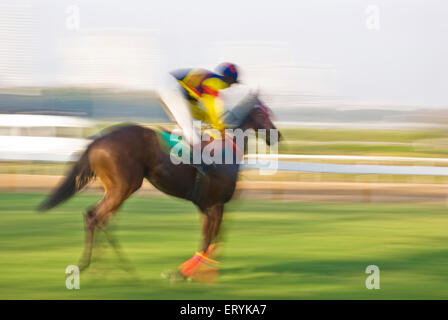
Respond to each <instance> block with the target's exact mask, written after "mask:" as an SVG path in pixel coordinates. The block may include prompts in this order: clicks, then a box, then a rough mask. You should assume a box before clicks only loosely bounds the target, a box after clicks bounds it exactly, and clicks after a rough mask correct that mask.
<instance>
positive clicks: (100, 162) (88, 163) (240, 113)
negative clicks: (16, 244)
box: [37, 94, 281, 279]
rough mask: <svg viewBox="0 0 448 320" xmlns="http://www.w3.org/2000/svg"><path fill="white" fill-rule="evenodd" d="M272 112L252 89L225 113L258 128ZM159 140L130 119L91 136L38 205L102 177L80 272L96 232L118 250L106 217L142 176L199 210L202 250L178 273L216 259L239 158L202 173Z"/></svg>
mask: <svg viewBox="0 0 448 320" xmlns="http://www.w3.org/2000/svg"><path fill="white" fill-rule="evenodd" d="M271 116H272V112H271V111H270V109H269V108H268V107H266V106H265V105H264V104H263V103H262V102H261V100H260V99H259V98H258V94H252V95H250V96H249V98H248V99H246V102H245V103H242V104H241V105H239V106H238V107H235V108H234V109H232V111H231V112H230V113H228V114H227V117H226V118H227V120H228V122H229V123H231V122H233V123H234V128H235V129H241V130H242V131H246V130H253V131H254V132H255V133H258V132H259V131H260V129H265V130H266V131H267V130H277V128H276V127H275V125H274V124H273V123H272V120H271ZM166 132H167V133H169V131H166ZM277 132H278V131H277ZM270 136H271V135H270V134H268V135H265V136H264V140H265V142H266V143H267V144H268V145H271V143H272V141H271V139H270ZM280 136H281V135H280V133H278V137H279V138H280ZM162 144H163V143H162V142H161V139H160V134H158V133H157V131H156V130H154V129H151V128H147V127H142V126H139V125H132V124H131V125H125V126H122V127H119V128H116V129H113V130H110V131H109V132H108V133H106V134H103V135H100V136H99V137H97V138H95V139H94V141H93V142H92V143H91V144H90V145H89V146H88V147H87V148H86V150H85V152H84V153H83V154H82V155H81V156H80V158H79V160H78V161H77V162H76V163H75V164H74V165H73V167H72V169H71V170H70V171H69V173H68V174H67V175H66V177H65V178H64V179H63V181H62V182H61V183H60V184H59V185H58V186H57V187H56V188H55V190H53V191H52V193H51V194H50V195H49V196H47V198H46V199H45V200H44V201H43V202H42V203H41V204H40V205H39V206H38V208H37V209H38V210H39V211H46V210H49V209H51V208H54V207H55V206H57V205H59V204H61V203H62V202H64V201H66V200H67V199H69V198H70V197H72V196H73V195H74V194H75V193H77V192H79V191H81V190H82V189H83V188H84V187H86V186H87V185H88V184H89V182H91V181H93V180H94V179H95V178H96V179H98V180H99V181H100V182H101V185H102V186H103V188H104V191H105V193H104V196H103V198H102V199H101V200H100V201H99V202H98V203H97V204H96V205H94V206H93V207H92V208H90V209H88V210H87V211H86V213H85V214H84V221H85V247H84V253H83V255H82V257H81V259H80V263H79V265H78V267H79V269H80V270H81V271H83V270H85V269H87V267H88V266H89V265H90V262H91V256H92V250H93V246H94V241H95V232H97V231H103V232H104V233H105V234H106V237H107V239H108V240H109V242H110V244H111V245H112V246H114V247H115V249H117V247H116V245H117V243H116V242H115V241H114V240H113V239H112V238H111V237H110V236H109V235H108V233H107V225H108V222H109V221H110V220H111V218H112V217H113V216H114V215H115V213H116V212H117V211H118V209H119V208H120V206H121V205H122V204H123V202H124V201H125V200H126V199H128V198H129V197H130V196H131V195H132V194H133V193H134V192H136V191H137V190H138V189H139V188H140V187H141V185H142V183H143V180H144V179H147V180H148V181H149V182H150V183H151V184H152V185H153V186H154V187H155V188H157V189H159V190H160V191H162V192H164V193H166V194H168V195H171V196H174V197H178V198H182V199H186V200H189V201H191V202H193V204H194V205H196V206H197V208H198V209H199V211H200V213H201V214H202V218H203V219H202V243H201V245H200V248H201V251H200V252H198V253H196V254H195V255H194V256H193V258H191V259H190V260H188V261H187V262H186V263H184V264H183V265H182V266H181V267H180V269H179V270H180V272H181V274H182V275H183V277H184V278H187V277H191V278H193V279H195V277H194V274H195V272H194V271H195V270H196V271H197V270H199V269H200V268H199V267H198V265H202V266H205V265H213V264H215V265H216V264H217V263H216V261H214V260H213V259H212V258H211V256H212V252H213V251H214V248H215V244H216V241H217V240H218V235H219V231H220V226H221V222H222V218H223V213H224V205H225V203H227V202H228V201H229V200H230V199H231V198H232V195H233V193H234V191H235V187H236V182H237V178H238V171H239V168H240V165H239V162H238V161H233V162H232V163H230V164H229V163H225V164H214V165H212V166H209V167H210V170H208V172H207V175H205V176H203V175H201V174H199V173H198V172H197V168H195V167H194V166H192V165H190V164H185V163H180V164H174V163H173V161H171V158H170V154H169V153H167V152H166V151H164V148H163V145H162ZM233 149H234V151H235V154H236V153H238V150H237V149H238V147H237V146H236V144H235V143H234V144H233ZM246 151H247V150H246V148H245V149H243V150H240V152H241V153H244V152H246ZM198 177H201V179H198ZM199 181H200V183H199ZM117 253H118V251H117ZM201 262H203V263H201ZM215 269H217V268H215ZM215 273H216V272H215ZM196 274H200V272H196ZM203 274H205V273H203ZM197 278H198V279H199V278H200V277H199V276H198V277H197Z"/></svg>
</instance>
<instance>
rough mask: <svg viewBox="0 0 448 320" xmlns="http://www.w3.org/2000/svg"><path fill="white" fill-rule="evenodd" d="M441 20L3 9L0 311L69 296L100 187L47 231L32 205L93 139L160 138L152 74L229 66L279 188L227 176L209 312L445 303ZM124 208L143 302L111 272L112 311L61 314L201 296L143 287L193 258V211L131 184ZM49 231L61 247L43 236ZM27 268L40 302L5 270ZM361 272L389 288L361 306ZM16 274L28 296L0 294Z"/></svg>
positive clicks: (289, 12) (396, 15)
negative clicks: (273, 302)
mask: <svg viewBox="0 0 448 320" xmlns="http://www.w3.org/2000/svg"><path fill="white" fill-rule="evenodd" d="M447 16H448V5H447V4H446V3H444V2H442V1H437V0H429V1H422V0H411V1H405V0H396V1H385V0H375V1H355V0H340V1H337V2H336V1H331V0H317V1H312V2H310V1H287V0H279V1H271V0H260V1H256V2H241V1H234V0H228V1H225V2H224V3H219V2H216V3H215V2H210V1H203V0H199V1H194V2H188V1H174V0H167V1H159V2H156V3H154V2H152V1H149V2H148V1H137V0H130V1H126V2H125V3H124V2H123V1H115V0H108V1H100V0H94V1H92V0H90V1H87V0H70V1H68V0H58V1H52V0H41V1H39V2H35V1H23V0H14V1H12V0H2V1H1V3H0V230H1V232H0V238H2V240H3V242H4V243H5V244H6V245H5V246H4V247H3V248H2V249H0V257H2V258H3V259H2V260H3V261H4V262H5V264H4V265H3V267H0V268H3V270H2V272H1V274H2V276H1V278H0V286H1V287H2V288H4V289H8V290H7V291H3V292H5V294H2V295H0V296H1V297H3V298H6V297H19V298H20V297H27V298H42V297H47V298H53V297H61V294H66V295H67V296H62V297H64V298H71V297H73V295H70V294H68V293H67V292H66V291H67V290H66V289H65V288H62V289H60V290H63V292H64V293H61V292H62V291H61V292H60V291H58V290H59V289H58V288H59V287H58V285H56V283H57V281H59V280H56V279H57V272H59V271H56V270H59V269H60V268H62V269H64V268H65V267H64V266H65V265H68V264H70V263H73V262H74V261H73V259H77V256H78V253H80V252H81V251H80V250H81V248H82V244H83V243H82V220H81V217H82V216H81V215H80V214H79V213H80V212H82V211H83V210H84V208H85V207H87V206H88V205H90V204H91V203H93V199H97V198H99V196H100V192H99V191H100V189H99V186H98V185H96V184H94V185H93V186H92V187H91V188H90V189H88V190H87V192H86V193H85V194H84V195H79V196H78V197H77V200H73V201H72V202H70V203H69V204H67V205H66V206H65V207H61V209H57V210H62V211H64V212H65V215H63V214H61V215H58V214H57V212H56V211H57V210H56V211H55V213H50V214H49V215H48V216H49V217H50V218H48V217H45V218H42V217H41V216H37V215H35V214H34V212H33V210H34V207H35V205H37V203H38V202H39V201H40V199H42V197H43V196H44V194H45V193H47V192H49V190H50V189H51V188H52V187H53V186H55V185H56V184H57V182H58V181H59V180H60V179H61V177H62V175H63V174H64V173H65V172H66V171H67V170H68V168H69V167H70V165H71V162H72V161H73V160H75V159H76V157H77V154H79V152H82V151H83V150H84V148H85V147H86V146H87V145H88V143H89V142H90V140H91V137H92V136H94V135H95V134H98V133H99V132H101V130H103V129H104V128H106V127H108V126H110V125H113V124H116V123H122V122H136V123H139V124H142V125H146V126H154V125H161V126H164V127H167V128H169V127H171V126H172V125H173V124H172V122H171V120H170V119H169V118H168V116H167V115H166V113H165V111H164V110H163V108H162V106H161V105H160V103H159V102H158V100H157V94H156V93H157V89H158V88H160V87H161V86H164V85H165V83H166V81H167V77H168V72H170V71H172V70H174V69H177V68H186V67H203V68H207V69H211V70H213V68H214V67H215V66H216V65H218V64H219V63H221V62H223V61H230V62H233V63H236V64H237V65H238V66H239V67H240V69H241V81H242V82H243V83H244V84H246V85H248V86H250V87H251V88H253V89H254V90H257V89H258V90H260V92H261V96H262V98H263V100H264V101H265V103H266V104H267V105H268V106H269V107H271V108H272V110H273V111H274V114H275V116H276V119H275V120H276V121H275V123H276V125H277V127H278V128H279V129H280V130H281V132H282V134H283V136H284V137H285V141H282V142H281V143H280V145H279V149H278V151H279V153H280V155H281V156H280V158H279V160H280V165H279V169H280V170H279V171H278V172H276V173H273V174H269V175H260V173H259V171H258V170H244V171H242V172H241V174H240V181H239V184H238V191H237V194H236V197H235V198H236V199H235V204H234V206H235V208H233V207H232V208H231V210H230V209H229V210H230V211H231V212H230V213H229V221H230V222H229V226H228V228H227V229H228V238H229V239H228V241H227V244H228V249H227V252H228V255H229V256H230V258H229V257H227V260H226V263H228V264H227V266H229V267H228V268H229V269H227V273H226V269H225V268H226V267H223V268H224V271H223V279H224V280H223V283H224V284H222V286H223V287H222V290H221V291H220V293H217V292H214V291H213V290H212V289H207V290H206V291H205V294H206V295H207V297H215V298H225V297H227V296H228V297H237V298H239V297H241V298H301V297H308V298H338V297H339V298H372V297H373V298H375V297H383V298H389V297H391V298H400V297H411V298H412V297H417V298H420V297H422V296H423V297H430V298H447V297H448V295H447V294H448V286H446V285H445V282H444V280H448V277H447V276H446V275H445V271H444V270H446V269H444V267H445V266H448V260H447V259H446V258H445V257H446V254H445V253H446V250H447V249H448V247H447V245H446V240H448V239H447V238H448V234H447V232H446V228H445V227H446V226H448V217H446V205H447V204H448V186H447V184H446V183H447V182H448V158H447V157H446V155H448V129H447V124H448V100H447V95H446V93H447V83H448V60H447V59H446V57H447V55H448V45H447V43H446V41H443V40H444V39H445V38H446V35H447V33H448V22H447V21H448V20H447ZM134 198H135V200H132V199H131V200H130V203H131V204H129V206H126V205H125V207H124V208H123V211H124V212H125V213H126V214H127V215H126V216H127V217H129V218H126V222H124V221H122V222H123V223H122V224H121V229H120V230H121V231H120V232H121V233H123V234H122V238H123V240H124V241H127V242H125V247H127V250H128V253H129V255H130V257H131V258H132V257H134V259H135V260H134V261H135V263H136V265H138V266H139V267H140V269H143V271H142V273H143V274H144V276H143V278H145V279H146V280H147V281H151V283H152V284H153V287H152V289H151V290H152V291H150V292H149V291H147V290H148V289H147V287H145V286H143V287H139V289H136V288H135V287H134V286H133V285H130V286H129V287H127V285H126V284H122V283H121V282H120V281H121V280H117V279H121V276H122V275H121V274H119V275H118V276H117V277H116V279H115V278H113V276H116V275H115V274H114V275H113V276H112V278H113V279H115V281H118V282H116V283H114V282H113V281H112V280H110V281H112V282H110V283H109V284H108V285H109V286H112V287H113V286H115V285H117V286H119V287H120V286H121V287H122V289H123V290H124V291H123V292H125V294H124V295H121V294H120V293H118V292H119V290H118V291H114V290H112V291H111V292H112V293H109V295H107V296H103V291H102V289H101V286H100V285H99V284H94V285H93V284H92V287H94V288H93V289H90V291H89V289H86V291H84V292H86V293H84V294H85V295H84V296H82V295H81V296H79V295H78V296H75V297H78V298H99V297H108V298H124V297H129V298H131V297H134V298H163V297H165V298H166V297H168V298H182V297H186V296H188V297H198V298H201V297H203V296H202V294H203V293H204V291H201V290H202V289H199V288H200V287H199V286H198V287H194V285H193V287H190V289H186V288H182V289H179V290H177V291H176V290H175V291H170V290H172V289H168V288H166V287H165V286H164V284H163V283H162V282H160V281H161V280H160V279H159V277H158V274H157V273H158V272H159V271H160V269H163V268H164V267H166V265H171V266H173V265H174V266H175V265H176V263H178V262H179V263H180V262H182V261H181V260H182V259H181V260H179V261H177V260H176V254H175V253H176V252H177V257H178V256H179V255H180V256H181V257H182V255H185V257H188V256H189V255H190V251H191V252H193V251H192V250H194V248H195V246H196V245H197V244H196V241H197V240H198V236H199V234H198V232H199V225H198V224H197V217H196V216H195V214H194V212H195V209H194V208H193V207H192V206H190V205H189V204H185V203H183V202H180V201H179V200H175V199H171V198H167V197H166V196H164V195H162V194H161V193H160V192H159V191H157V190H155V189H154V188H153V187H152V186H151V185H150V184H148V183H145V184H144V186H143V187H142V189H141V190H140V191H139V192H138V195H137V196H136V197H134ZM260 201H262V202H260ZM260 203H263V205H262V206H261V207H262V209H261V208H260V207H258V206H257V204H260ZM151 204H153V208H154V210H149V211H154V212H151V213H150V212H148V210H147V208H149V207H151ZM145 212H146V213H147V215H143V214H142V213H145ZM187 213H188V214H187ZM170 214H171V216H170ZM175 214H177V215H185V217H183V216H182V217H183V219H185V221H186V222H185V224H184V225H183V226H184V229H183V231H184V232H185V233H188V232H191V234H190V236H188V239H190V240H191V241H190V240H189V241H187V243H188V245H185V246H186V248H182V249H181V248H179V247H178V246H179V243H184V242H185V239H181V237H180V235H178V234H176V235H171V236H167V234H169V233H170V232H172V230H171V229H169V228H168V227H167V226H168V225H170V224H171V223H172V222H171V221H170V220H169V219H171V218H170V217H172V215H175ZM123 216H125V215H123ZM64 219H68V220H64ZM123 219H124V218H123ZM153 219H155V220H153ZM165 219H168V220H165ZM43 221H46V222H45V223H48V224H44V222H43ZM154 221H155V222H156V223H158V226H159V229H158V230H165V229H166V230H165V232H161V231H160V232H156V231H155V230H153V229H152V228H153V227H151V223H153V222H154ZM176 221H177V220H176ZM232 221H233V222H232ZM237 222H238V223H237ZM50 223H54V224H55V225H54V226H53V227H54V228H55V229H58V228H56V227H57V226H59V227H61V228H62V229H59V230H65V231H64V232H62V233H60V234H59V233H56V234H51V232H56V231H54V230H55V229H52V230H53V231H51V232H50V233H49V231H48V228H50ZM145 223H146V225H147V226H148V230H147V232H145V233H144V234H143V233H142V234H140V238H139V240H136V239H137V237H136V234H138V232H139V228H138V226H139V225H142V224H145ZM173 223H174V222H173ZM189 223H191V225H190V224H189ZM285 223H286V225H285ZM254 225H255V226H257V228H255V230H258V231H259V233H256V232H255V231H254V229H253V226H254ZM160 228H162V229H160ZM164 228H165V229H164ZM248 230H251V231H250V232H248ZM129 234H133V235H134V236H133V237H130V238H129V237H128V238H126V235H129ZM248 234H249V235H250V237H249V235H248ZM70 237H71V239H72V240H68V239H69V238H70ZM176 237H177V238H176ZM55 239H57V241H56V242H55ZM267 239H271V240H267ZM273 239H274V240H273ZM176 240H177V241H178V242H177V243H176ZM150 242H151V243H158V244H157V246H156V247H157V248H159V249H160V248H162V247H163V246H164V245H165V246H167V248H171V249H169V250H168V249H167V251H164V252H161V251H160V250H156V249H155V248H152V249H151V248H146V250H147V251H146V252H145V253H144V255H146V256H148V257H149V256H151V255H152V256H153V257H154V256H155V257H156V258H157V259H156V261H155V262H154V261H152V262H149V260H144V259H143V258H142V257H141V254H142V252H143V251H142V250H143V247H142V243H150ZM38 243H39V244H38ZM242 243H244V244H245V245H244V247H242V246H241V244H242ZM188 246H189V248H188ZM48 248H51V252H52V254H51V255H49V256H47V255H46V254H47V253H48V250H49V249H48ZM278 248H283V251H281V252H278ZM151 250H153V251H151ZM154 250H155V251H154ZM170 250H171V251H170ZM176 250H177V251H176ZM271 250H272V251H271ZM273 251H276V255H274V252H273ZM33 252H34V255H33V254H32V253H33ZM57 252H58V254H56V253H57ZM168 252H169V253H170V254H168ZM61 253H63V254H61ZM36 255H37V256H36ZM232 255H234V256H233V258H234V259H232ZM274 256H275V257H276V259H277V260H276V261H277V262H275V261H272V259H271V258H272V257H274ZM25 257H28V258H25ZM57 259H59V260H57ZM266 259H271V260H270V261H269V263H268V266H266V265H265V264H266ZM236 260H238V261H236ZM43 261H53V262H54V264H51V267H50V264H48V263H43ZM230 261H233V262H232V263H233V264H232V263H231V262H230ZM376 261H377V262H376ZM33 263H35V264H37V265H39V266H40V267H41V269H39V270H42V272H44V274H45V279H46V281H47V282H46V283H49V285H48V287H47V288H46V289H45V290H40V291H39V292H37V291H35V290H34V289H36V288H37V287H38V284H39V283H42V281H41V280H38V279H41V278H39V277H37V278H36V277H34V276H33V275H32V273H31V274H29V272H27V271H26V270H28V269H23V268H24V266H25V265H26V266H31V265H33ZM58 263H59V264H58ZM375 263H377V264H378V265H379V267H380V269H381V267H382V266H381V263H382V264H383V266H386V269H387V270H388V271H389V274H388V276H385V281H388V282H387V283H388V284H389V288H392V289H390V290H389V291H387V290H386V289H382V290H380V293H379V295H373V296H372V295H369V294H371V292H370V291H369V290H366V289H365V287H364V284H363V283H364V282H363V281H364V280H363V279H364V271H363V270H364V269H365V267H366V266H367V265H369V264H375ZM56 266H57V267H56ZM48 268H50V269H51V270H49V269H48ZM58 268H59V269H58ZM145 268H147V269H145ZM148 268H149V269H148ZM257 268H258V269H257ZM363 268H364V269H363ZM21 269H23V270H22V271H23V272H22V273H20V272H19V273H18V274H22V275H24V274H27V276H26V277H25V276H24V278H23V277H22V278H20V279H22V280H23V279H25V278H26V281H25V280H23V281H19V280H20V279H19V278H18V276H16V277H14V276H12V272H13V270H21ZM53 271H54V272H53ZM111 272H112V271H111ZM416 273H418V274H419V275H420V277H419V278H418V279H416V280H415V279H414V278H413V275H415V274H416ZM247 274H252V277H250V278H247V277H246V276H245V275H247ZM87 277H88V276H87ZM341 279H346V281H345V282H344V283H342V282H341V281H342V280H341ZM409 279H414V280H413V281H410V280H409ZM53 281H54V282H53ZM158 281H159V282H158ZM260 281H264V283H265V284H266V290H265V293H264V294H263V293H261V292H259V291H258V290H257V284H258V283H259V282H260ZM117 283H118V284H117ZM154 283H155V284H154ZM237 284H241V286H242V287H238V285H237ZM81 286H82V285H81ZM419 286H425V288H426V290H423V291H422V290H417V289H416V288H417V287H419ZM125 287H126V288H128V290H129V291H126V290H125ZM386 287H387V286H386ZM130 288H131V289H130ZM236 288H239V289H236ZM81 291H82V290H81ZM6 292H9V294H10V296H8V295H7V294H6ZM120 292H121V291H120ZM81 294H82V292H81Z"/></svg>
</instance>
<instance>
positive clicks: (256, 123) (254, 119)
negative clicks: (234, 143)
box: [240, 93, 281, 145]
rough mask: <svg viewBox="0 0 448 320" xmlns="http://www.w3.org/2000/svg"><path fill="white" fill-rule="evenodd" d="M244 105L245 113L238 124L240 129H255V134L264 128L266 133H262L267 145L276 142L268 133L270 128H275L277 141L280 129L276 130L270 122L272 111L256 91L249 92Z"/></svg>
mask: <svg viewBox="0 0 448 320" xmlns="http://www.w3.org/2000/svg"><path fill="white" fill-rule="evenodd" d="M245 107H246V108H247V114H246V116H245V117H244V118H243V120H242V122H241V124H240V127H241V128H242V129H253V130H255V132H256V133H257V135H258V133H259V131H260V130H266V131H265V132H266V135H264V138H265V140H266V143H267V144H268V145H271V143H276V142H277V141H271V134H270V131H271V130H276V131H277V134H278V136H277V137H278V141H279V140H280V138H281V134H280V131H278V129H277V128H276V127H275V125H274V124H273V123H272V117H273V113H272V111H271V109H269V108H268V107H267V106H266V105H265V104H264V103H263V102H261V100H260V98H259V97H258V93H256V94H251V96H250V97H249V98H248V99H247V102H246V104H245ZM258 136H259V135H258Z"/></svg>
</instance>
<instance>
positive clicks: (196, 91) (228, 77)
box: [160, 63, 238, 174]
mask: <svg viewBox="0 0 448 320" xmlns="http://www.w3.org/2000/svg"><path fill="white" fill-rule="evenodd" d="M171 75H172V76H173V77H174V78H175V80H177V83H178V84H179V85H180V89H181V90H180V92H179V90H176V92H173V91H169V90H164V91H162V92H161V95H160V97H161V99H162V101H163V102H164V104H165V106H166V107H167V108H168V109H169V112H170V113H171V115H172V116H173V118H174V120H175V121H176V122H177V123H178V125H179V126H180V127H181V129H182V132H183V136H184V138H185V139H186V140H187V142H188V143H189V144H191V145H192V146H193V148H194V145H195V144H197V143H201V138H200V137H199V134H200V132H197V131H196V130H195V128H193V120H200V121H202V122H205V123H206V124H208V125H210V126H211V128H213V129H215V130H218V131H220V132H222V131H223V130H224V129H225V123H224V121H223V119H222V115H223V113H224V104H223V101H222V99H221V98H220V91H221V90H223V89H226V88H229V87H230V86H231V85H233V84H235V83H238V69H237V67H236V66H235V65H234V64H232V63H222V64H220V65H219V66H218V67H217V68H216V72H211V71H208V70H205V69H182V70H176V71H173V72H171ZM179 93H180V94H179ZM201 162H202V161H201ZM192 165H193V166H195V167H196V168H197V169H198V171H199V172H200V173H201V174H205V171H204V166H203V165H202V163H201V164H199V165H196V164H192Z"/></svg>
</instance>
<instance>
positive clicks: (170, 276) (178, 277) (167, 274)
mask: <svg viewBox="0 0 448 320" xmlns="http://www.w3.org/2000/svg"><path fill="white" fill-rule="evenodd" d="M160 276H161V277H162V279H166V280H169V281H170V282H181V281H185V280H186V279H188V278H187V277H185V276H184V275H183V274H182V273H181V272H180V271H179V270H174V271H173V270H168V271H164V272H162V273H161V274H160Z"/></svg>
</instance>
